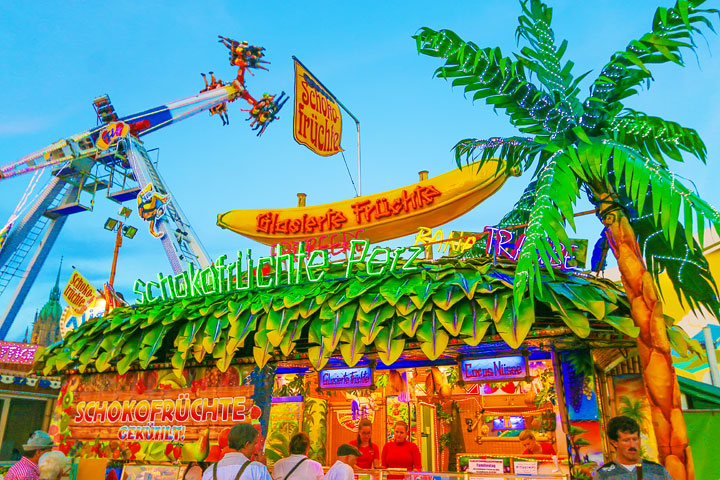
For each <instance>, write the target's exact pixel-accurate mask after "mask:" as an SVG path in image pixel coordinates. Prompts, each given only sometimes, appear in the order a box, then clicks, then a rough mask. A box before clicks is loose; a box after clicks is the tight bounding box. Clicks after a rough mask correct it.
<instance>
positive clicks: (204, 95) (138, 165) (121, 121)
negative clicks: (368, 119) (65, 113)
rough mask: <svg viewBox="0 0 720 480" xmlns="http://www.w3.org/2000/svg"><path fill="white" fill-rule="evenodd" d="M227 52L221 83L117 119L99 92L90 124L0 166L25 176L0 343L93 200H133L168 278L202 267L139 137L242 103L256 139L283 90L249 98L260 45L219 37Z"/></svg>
mask: <svg viewBox="0 0 720 480" xmlns="http://www.w3.org/2000/svg"><path fill="white" fill-rule="evenodd" d="M220 42H221V43H223V44H224V45H225V46H226V47H228V48H229V49H230V63H231V65H233V66H237V67H238V74H237V78H236V79H235V80H233V81H232V82H229V83H225V82H222V81H221V80H216V79H215V76H214V75H213V74H212V73H211V74H210V82H208V80H207V77H205V75H203V77H204V78H205V88H204V89H203V90H201V91H200V93H199V94H197V95H193V96H191V97H188V98H184V99H182V100H178V101H175V102H171V103H168V104H166V105H161V106H159V107H156V108H152V109H150V110H145V111H143V112H140V113H136V114H134V115H129V116H125V117H118V115H117V114H116V112H115V109H114V107H113V105H112V103H111V102H110V98H109V97H108V96H107V95H104V96H101V97H99V98H96V99H95V100H94V102H93V106H94V108H95V112H96V114H97V119H98V120H97V126H96V127H94V128H91V129H89V130H86V131H84V132H81V133H79V134H76V135H73V136H71V137H68V138H65V139H61V140H58V141H57V142H55V143H53V144H51V145H49V146H47V147H45V148H43V149H41V150H38V151H36V152H34V153H31V154H29V155H26V156H24V157H22V158H21V159H19V160H17V161H15V162H12V163H9V164H6V165H1V166H0V182H1V181H2V180H4V179H7V178H10V177H14V176H17V175H23V174H31V173H32V174H33V177H32V179H31V181H30V185H29V186H28V189H27V190H26V192H25V195H24V196H23V198H22V199H21V200H20V202H19V203H18V205H17V207H16V209H15V211H14V212H13V214H12V215H11V217H10V219H9V220H8V222H7V223H6V224H5V226H4V227H2V229H0V295H2V293H3V292H4V291H5V289H6V288H7V287H8V285H9V284H10V283H11V281H12V280H13V279H14V278H19V283H18V285H17V287H16V289H15V293H14V295H13V297H12V298H11V300H10V302H9V304H8V306H7V308H6V310H5V311H4V312H3V314H2V317H0V339H4V338H5V336H6V335H7V333H8V331H9V330H10V327H11V325H12V323H13V321H14V319H15V316H16V315H17V313H18V311H19V310H20V307H21V306H22V304H23V302H24V300H25V298H26V296H27V294H28V292H29V290H30V288H31V287H32V284H33V282H34V281H35V279H36V277H37V275H38V273H39V271H40V269H41V268H42V266H43V263H44V262H45V260H46V258H47V257H48V254H49V252H50V250H51V249H52V247H53V244H54V242H55V240H56V239H57V237H58V235H59V233H60V230H61V229H62V227H63V226H64V225H65V222H66V221H67V218H68V216H70V215H72V214H75V213H79V212H85V211H92V209H93V204H94V201H95V196H96V194H98V193H99V192H103V191H104V192H105V196H106V197H107V198H108V199H110V200H112V201H114V202H117V203H121V204H122V203H123V202H127V201H131V200H136V201H137V206H138V213H139V214H140V216H141V217H142V218H143V219H145V220H146V221H148V222H149V223H150V233H151V234H152V235H153V236H155V237H157V238H159V239H160V241H161V242H162V245H163V248H164V250H165V253H166V255H167V257H168V260H169V261H170V265H171V266H172V269H173V272H174V273H176V274H177V273H180V272H181V271H182V269H183V265H184V264H186V263H191V264H193V265H194V266H195V267H197V268H204V267H207V266H208V265H209V264H210V259H209V257H208V255H207V252H206V251H205V249H204V248H203V246H202V244H201V243H200V240H199V238H198V236H197V235H196V233H195V232H194V231H193V228H192V226H191V225H190V222H189V221H188V219H187V218H186V217H185V215H184V214H183V212H182V210H181V208H180V205H179V204H178V201H177V199H176V198H175V197H174V196H173V194H172V192H171V191H170V188H169V187H168V185H167V184H166V183H165V182H164V181H163V179H162V176H161V175H160V173H159V172H158V171H157V169H156V167H155V165H154V164H153V162H152V161H151V160H150V157H149V155H148V153H147V151H146V149H145V146H144V144H143V142H142V141H141V138H142V137H144V136H145V135H147V134H149V133H152V132H154V131H157V130H159V129H161V128H164V127H167V126H169V125H172V124H174V123H177V122H179V121H181V120H184V119H186V118H189V117H192V116H194V115H197V114H198V113H201V112H204V111H209V112H210V114H211V115H215V114H217V115H218V116H220V117H221V118H222V120H223V125H225V124H226V123H227V104H228V103H230V102H233V101H235V100H237V99H238V98H242V99H244V100H246V101H247V102H248V103H249V104H250V109H248V111H249V112H250V117H249V118H248V120H250V119H252V122H251V124H250V125H251V127H253V129H254V130H257V131H258V136H259V135H261V134H262V132H263V131H264V130H265V128H266V127H267V126H268V125H269V124H270V123H271V122H272V121H273V120H275V119H276V118H277V113H278V112H279V110H280V109H281V108H282V106H283V105H284V103H285V101H287V97H285V93H284V92H283V93H281V94H280V96H279V97H278V98H277V100H276V99H275V96H271V95H267V94H265V95H263V97H261V98H260V100H256V99H255V98H253V97H252V96H251V95H250V94H249V92H248V91H247V89H246V87H245V81H244V74H245V71H246V70H248V69H256V68H262V69H265V70H267V69H266V68H265V67H263V66H262V64H263V63H268V62H265V61H263V60H261V58H262V57H263V56H264V54H263V50H264V49H263V48H262V47H256V46H251V45H248V44H247V42H236V41H234V40H230V39H228V38H225V37H220ZM47 168H50V169H51V177H50V180H49V182H48V183H47V184H46V185H45V186H44V187H43V188H42V190H41V191H40V193H38V194H37V196H36V197H35V199H34V200H32V201H29V199H30V196H31V194H32V192H33V190H34V188H35V187H36V186H37V183H38V182H39V179H40V176H41V174H42V172H43V171H44V170H45V169H47Z"/></svg>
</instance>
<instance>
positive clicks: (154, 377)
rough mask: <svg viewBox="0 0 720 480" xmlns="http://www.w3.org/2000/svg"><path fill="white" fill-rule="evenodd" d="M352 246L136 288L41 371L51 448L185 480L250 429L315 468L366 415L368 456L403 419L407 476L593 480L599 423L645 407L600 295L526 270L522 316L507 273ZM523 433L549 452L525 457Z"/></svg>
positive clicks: (620, 324) (48, 356)
mask: <svg viewBox="0 0 720 480" xmlns="http://www.w3.org/2000/svg"><path fill="white" fill-rule="evenodd" d="M350 246H351V248H350V252H353V253H352V254H351V255H349V256H348V257H347V259H346V260H345V261H339V262H333V263H330V262H329V261H328V259H329V254H328V252H327V250H323V249H319V250H315V251H314V252H313V253H310V254H306V253H305V252H303V250H302V248H300V250H299V252H296V253H292V252H290V253H286V252H280V253H281V254H280V255H275V256H268V257H263V258H260V259H257V261H255V260H254V259H253V258H252V253H251V252H250V251H247V252H239V253H238V256H237V260H236V261H232V262H230V261H228V259H227V258H226V257H221V258H219V259H217V260H216V262H215V263H214V264H213V266H211V267H208V268H207V269H204V270H195V269H193V268H190V269H189V270H188V271H187V272H184V273H182V274H180V275H176V276H169V277H165V276H163V275H162V274H159V275H158V276H157V278H156V279H152V280H147V279H146V280H145V281H143V280H138V282H136V284H135V293H136V294H137V295H138V302H137V304H136V305H134V306H132V307H120V308H117V309H115V310H114V311H112V312H111V313H110V314H109V315H107V316H105V317H102V318H98V319H93V320H91V321H89V322H87V323H85V324H83V325H81V326H80V327H79V328H77V329H76V330H73V331H72V332H70V333H69V334H68V335H67V336H66V338H65V339H64V341H63V342H62V343H59V344H56V345H53V346H51V347H49V348H48V349H47V351H45V352H44V354H43V355H41V356H40V357H39V358H40V360H39V362H38V363H37V364H36V365H37V368H39V369H41V370H42V371H43V372H44V374H50V373H55V372H61V373H63V374H64V375H66V381H65V383H64V385H63V387H62V390H61V393H60V397H59V399H58V402H57V404H56V406H55V409H54V412H53V426H51V432H52V434H53V435H54V438H55V440H56V441H57V442H58V443H59V444H60V448H61V449H62V450H63V451H65V452H67V453H68V454H70V455H73V456H76V457H82V458H91V457H99V458H103V459H106V460H107V461H108V465H109V466H115V467H116V468H119V467H120V466H121V465H124V466H125V470H126V473H127V472H130V471H132V472H136V473H133V474H130V473H127V475H126V476H125V477H124V478H140V477H138V475H144V474H145V473H143V472H148V471H151V472H152V473H153V474H154V475H156V476H160V477H161V478H171V477H172V478H175V477H178V478H182V471H183V468H185V467H186V466H189V465H191V464H193V463H195V462H201V465H206V463H203V462H212V461H216V460H218V459H219V458H221V456H222V455H223V453H224V451H226V449H227V448H228V445H227V432H228V431H229V427H230V426H232V425H233V424H235V423H237V422H252V423H253V424H255V425H256V426H257V428H258V429H260V430H261V431H262V433H263V435H264V436H265V441H264V445H263V447H264V448H265V452H266V454H267V457H268V460H269V465H270V466H272V463H273V462H274V461H276V460H277V459H279V458H281V457H284V456H286V455H287V454H288V441H289V439H290V437H291V436H292V435H293V434H294V433H295V432H297V431H304V432H306V433H307V434H308V435H309V436H310V439H311V443H312V444H311V450H310V456H311V458H314V459H316V460H318V461H320V462H321V463H322V464H323V465H326V466H329V465H332V463H334V461H335V450H336V449H337V446H338V445H340V444H342V443H346V442H349V441H350V440H352V439H355V438H356V436H357V425H358V422H359V421H360V420H361V419H363V418H368V419H370V420H371V421H372V423H373V429H372V441H373V442H374V443H376V444H377V445H379V446H380V447H382V445H384V444H385V443H386V442H387V441H389V440H391V439H392V428H391V427H392V425H393V424H394V422H395V421H397V420H403V421H406V422H407V423H409V424H410V439H411V440H412V441H413V442H415V443H416V444H417V445H418V447H419V448H420V451H421V455H422V467H423V470H424V471H426V473H422V472H419V473H413V474H408V476H407V477H406V478H424V475H428V474H429V473H428V472H450V471H456V472H458V473H455V474H453V473H443V474H442V476H443V477H447V478H453V477H454V476H455V477H458V476H459V478H466V477H467V476H468V475H472V473H486V474H488V475H490V474H497V475H501V476H502V475H505V476H506V478H514V476H513V475H516V474H517V475H520V474H523V475H530V476H536V477H537V478H568V475H570V474H571V473H572V475H573V476H574V478H590V475H591V472H592V471H593V469H594V468H595V467H596V466H597V465H598V464H600V463H602V462H603V461H604V460H606V459H608V458H609V457H610V456H611V455H612V450H611V449H610V448H609V446H608V444H607V439H606V438H605V437H604V435H603V434H602V425H603V421H604V420H605V419H607V418H608V417H609V416H611V415H614V414H616V413H617V412H619V411H621V406H622V401H621V400H622V397H625V400H627V401H631V400H628V399H632V398H634V397H633V395H635V396H638V395H640V396H641V395H642V383H641V380H639V378H640V377H639V376H638V375H637V374H638V373H639V371H638V362H637V358H635V357H634V356H633V355H634V353H633V352H634V345H635V340H634V338H633V337H634V336H636V335H637V329H636V327H634V325H633V323H632V320H631V319H630V318H629V314H628V305H627V301H626V299H625V297H624V296H623V294H622V292H621V291H620V290H619V289H618V287H617V286H616V285H615V284H613V283H611V282H607V281H603V280H601V279H597V278H595V277H592V276H589V275H587V274H585V273H582V272H580V271H562V270H561V269H558V270H557V271H555V273H554V278H551V277H550V276H549V274H548V273H547V272H543V275H544V276H545V278H544V279H543V280H544V282H545V283H544V287H543V289H542V291H541V292H538V293H536V301H535V303H534V304H533V303H530V302H528V301H525V300H523V301H521V303H520V304H519V305H516V304H515V299H514V297H513V291H512V285H513V281H514V277H513V275H514V271H515V265H514V263H512V262H511V261H508V260H505V259H502V258H497V257H496V258H487V257H485V258H476V259H458V258H454V259H453V258H442V259H439V260H435V261H425V260H419V259H418V257H419V255H420V254H421V253H422V252H423V251H424V248H425V247H423V246H415V247H410V248H408V249H407V250H406V251H404V252H401V249H396V250H391V249H386V248H384V249H383V248H380V249H375V250H374V251H373V252H370V251H369V248H368V245H367V243H366V242H364V241H358V240H354V241H353V240H351V245H350ZM668 328H669V329H673V327H670V326H669V327H668ZM672 333H673V335H672V336H671V338H680V339H682V338H684V337H681V334H680V333H677V332H675V331H674V330H673V332H672ZM674 347H675V348H676V349H677V350H680V349H681V345H680V343H678V345H674ZM523 429H529V430H533V431H534V432H535V434H536V437H537V439H538V440H539V441H541V442H545V443H549V444H550V445H551V446H552V448H553V449H554V451H555V452H556V455H544V456H533V455H525V454H523V451H524V449H523V448H522V446H521V443H520V441H519V439H518V435H519V433H520V432H521V431H522V430H523ZM128 469H130V470H128ZM387 473H388V472H384V471H373V472H364V473H358V475H364V476H365V478H380V477H381V476H383V475H386V474H387ZM110 475H111V476H112V475H115V476H117V477H120V471H117V472H113V473H111V474H110ZM174 476H175V477H174Z"/></svg>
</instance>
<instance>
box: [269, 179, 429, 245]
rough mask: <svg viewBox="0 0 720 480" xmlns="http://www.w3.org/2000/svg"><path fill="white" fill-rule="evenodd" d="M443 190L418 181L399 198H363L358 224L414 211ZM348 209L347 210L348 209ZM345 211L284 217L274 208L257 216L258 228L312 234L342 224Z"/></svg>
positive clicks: (358, 205) (357, 208)
mask: <svg viewBox="0 0 720 480" xmlns="http://www.w3.org/2000/svg"><path fill="white" fill-rule="evenodd" d="M438 196H440V192H439V191H438V190H437V189H436V188H435V187H433V186H432V185H418V186H417V187H415V190H413V191H412V192H408V191H407V190H402V192H401V193H400V195H399V196H397V197H396V198H386V197H381V198H378V199H375V200H360V201H357V202H355V203H353V204H352V205H350V206H351V208H352V212H353V213H352V217H354V220H355V222H354V223H356V224H357V225H362V224H363V223H371V222H372V221H374V220H380V219H382V218H385V217H392V216H395V215H399V214H401V213H408V212H413V211H415V210H419V209H422V208H424V207H426V206H428V205H430V204H432V203H433V201H434V199H435V197H438ZM345 213H348V212H345ZM345 213H343V212H342V211H338V210H333V209H332V208H328V209H327V210H326V211H325V212H324V213H323V214H321V215H317V216H312V215H308V214H303V215H302V216H297V217H290V216H288V217H284V216H281V215H280V214H279V213H275V212H272V211H269V212H265V213H261V214H259V215H258V216H257V226H256V228H257V231H258V232H262V233H269V234H275V233H287V234H296V233H298V234H305V235H306V234H312V233H315V232H326V231H327V232H330V231H333V230H339V229H341V228H343V226H344V225H345V223H346V222H347V221H348V217H347V216H346V215H345Z"/></svg>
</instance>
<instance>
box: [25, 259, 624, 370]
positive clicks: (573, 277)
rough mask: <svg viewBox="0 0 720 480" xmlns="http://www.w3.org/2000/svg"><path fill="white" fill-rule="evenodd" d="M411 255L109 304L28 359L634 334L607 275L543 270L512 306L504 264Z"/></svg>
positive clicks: (137, 362)
mask: <svg viewBox="0 0 720 480" xmlns="http://www.w3.org/2000/svg"><path fill="white" fill-rule="evenodd" d="M420 266H421V269H420V270H418V271H414V272H393V273H392V274H387V275H384V276H380V277H378V276H372V277H369V276H366V275H362V274H358V275H356V276H351V277H350V278H342V276H343V274H344V266H339V265H331V266H330V270H329V271H328V274H327V276H326V277H327V278H333V280H326V281H322V282H319V283H307V284H300V285H295V286H285V287H278V288H274V289H270V290H263V291H251V292H235V293H230V294H223V295H212V296H207V297H201V298H192V299H184V300H176V301H171V302H164V303H156V304H152V305H142V306H135V307H122V308H117V309H115V310H113V311H112V312H111V313H110V314H109V315H107V316H106V317H103V318H99V319H96V320H92V321H90V322H88V323H85V324H83V325H82V326H80V327H79V328H78V329H76V330H73V331H72V332H70V333H69V334H68V335H67V337H66V338H65V339H64V341H63V342H61V343H57V344H54V345H52V346H50V347H48V348H47V350H46V351H45V352H44V353H43V354H42V355H41V356H40V358H39V359H38V363H37V367H39V368H41V369H42V370H43V371H44V372H45V373H46V374H48V373H51V372H60V371H63V370H66V369H78V370H79V371H81V372H83V371H85V369H86V368H88V367H90V368H94V369H96V370H97V371H100V372H102V371H105V370H107V369H109V368H116V369H117V371H118V372H119V373H121V374H122V373H125V372H127V371H128V370H129V369H131V368H141V369H146V368H149V367H150V365H151V364H153V363H154V362H170V363H171V364H172V367H173V368H176V369H182V368H183V367H184V366H185V365H186V363H187V362H188V361H191V359H192V360H194V361H196V362H213V363H214V364H215V365H217V367H218V368H219V369H220V370H221V371H225V370H226V369H227V368H228V367H229V365H230V363H231V362H232V361H233V359H234V358H237V357H248V356H249V355H250V352H252V356H253V357H254V360H255V362H256V363H257V364H258V365H260V366H263V365H265V364H266V363H267V362H268V361H270V360H271V359H273V358H275V359H281V358H287V357H291V358H292V356H293V355H296V354H297V352H303V353H306V354H307V356H308V358H309V360H310V362H311V363H312V365H313V366H314V367H315V368H318V369H319V368H322V367H323V366H324V365H325V364H326V363H327V361H328V359H329V358H330V357H331V356H335V357H340V356H341V357H342V359H343V360H344V362H345V363H347V364H348V365H355V364H356V363H357V362H358V361H360V359H361V358H362V357H363V355H369V354H372V355H374V356H377V358H379V359H380V360H381V361H382V362H383V363H385V364H386V365H387V364H391V363H393V362H395V361H396V360H397V359H398V358H399V357H400V355H401V354H402V352H403V350H404V349H406V348H407V347H409V346H410V344H413V345H414V346H415V347H416V348H420V349H421V350H422V352H423V354H424V355H425V356H426V357H427V358H428V359H430V360H435V359H437V358H438V357H439V356H440V355H442V354H443V353H444V352H445V351H446V350H447V349H448V348H449V345H458V344H460V345H468V346H476V345H478V344H480V343H481V342H483V341H487V340H488V339H490V338H493V337H494V338H495V339H501V340H502V341H504V342H505V343H506V344H507V345H508V346H509V347H510V348H513V349H516V348H518V347H520V345H521V344H522V343H523V341H524V340H525V339H526V337H527V336H528V334H530V333H531V331H533V330H539V329H547V328H556V327H566V329H569V331H570V332H572V335H574V337H576V338H587V337H588V336H589V335H590V334H591V333H592V332H593V331H598V330H604V331H611V332H616V333H617V332H620V333H622V334H624V335H627V336H629V337H636V336H637V328H636V327H635V326H634V324H633V322H632V320H631V319H630V318H629V308H628V303H627V299H626V298H625V296H624V294H623V293H622V291H621V290H620V289H619V288H618V287H617V286H616V285H615V284H613V283H612V282H609V281H605V280H601V279H596V278H594V277H590V276H584V275H582V274H568V273H563V272H560V271H555V272H554V278H551V277H550V276H549V274H548V273H547V272H543V273H542V275H543V276H545V277H546V278H544V288H543V290H542V293H541V294H539V295H537V296H536V300H535V303H532V302H530V301H523V303H522V304H521V305H519V306H518V308H517V309H516V308H515V305H514V303H513V302H514V301H513V295H512V285H513V281H514V278H513V275H514V271H515V265H514V264H510V263H508V264H498V263H492V262H491V261H489V260H487V259H473V260H469V261H460V260H450V261H448V260H441V261H438V262H426V263H425V262H423V263H421V264H420ZM359 267H362V265H359ZM565 331H567V330H565ZM248 339H250V340H249V341H248ZM246 344H247V345H246ZM250 348H252V350H250Z"/></svg>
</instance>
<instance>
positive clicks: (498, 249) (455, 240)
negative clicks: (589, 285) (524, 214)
mask: <svg viewBox="0 0 720 480" xmlns="http://www.w3.org/2000/svg"><path fill="white" fill-rule="evenodd" d="M480 240H483V241H484V242H485V254H486V255H487V256H490V257H493V258H506V259H508V260H512V261H513V262H517V260H518V257H519V256H520V252H521V251H522V247H523V245H524V244H525V235H524V234H523V235H519V236H515V233H514V232H513V231H511V230H508V229H504V228H497V227H485V229H484V231H483V232H482V233H477V234H475V233H468V232H450V234H449V235H448V237H447V238H444V235H443V231H442V230H441V229H437V230H435V232H433V230H432V229H431V228H427V227H420V228H419V229H418V233H417V235H416V236H415V245H423V246H425V248H431V247H432V246H433V245H437V247H438V252H439V253H445V252H447V253H448V254H449V255H458V254H460V253H463V252H465V251H467V250H469V249H470V248H472V246H473V245H474V244H475V243H477V242H478V241H480ZM570 242H571V245H570V251H569V252H568V250H567V249H566V248H565V246H564V245H562V244H561V245H560V252H559V257H560V258H561V259H562V261H561V262H557V261H555V260H552V261H551V265H552V266H553V267H560V268H562V269H563V270H571V269H573V268H577V267H580V268H584V267H585V257H586V255H587V240H580V239H570ZM550 244H551V245H552V242H550ZM553 248H554V247H553ZM538 259H539V260H540V265H543V263H544V262H543V260H542V258H541V257H540V256H539V255H538Z"/></svg>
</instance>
